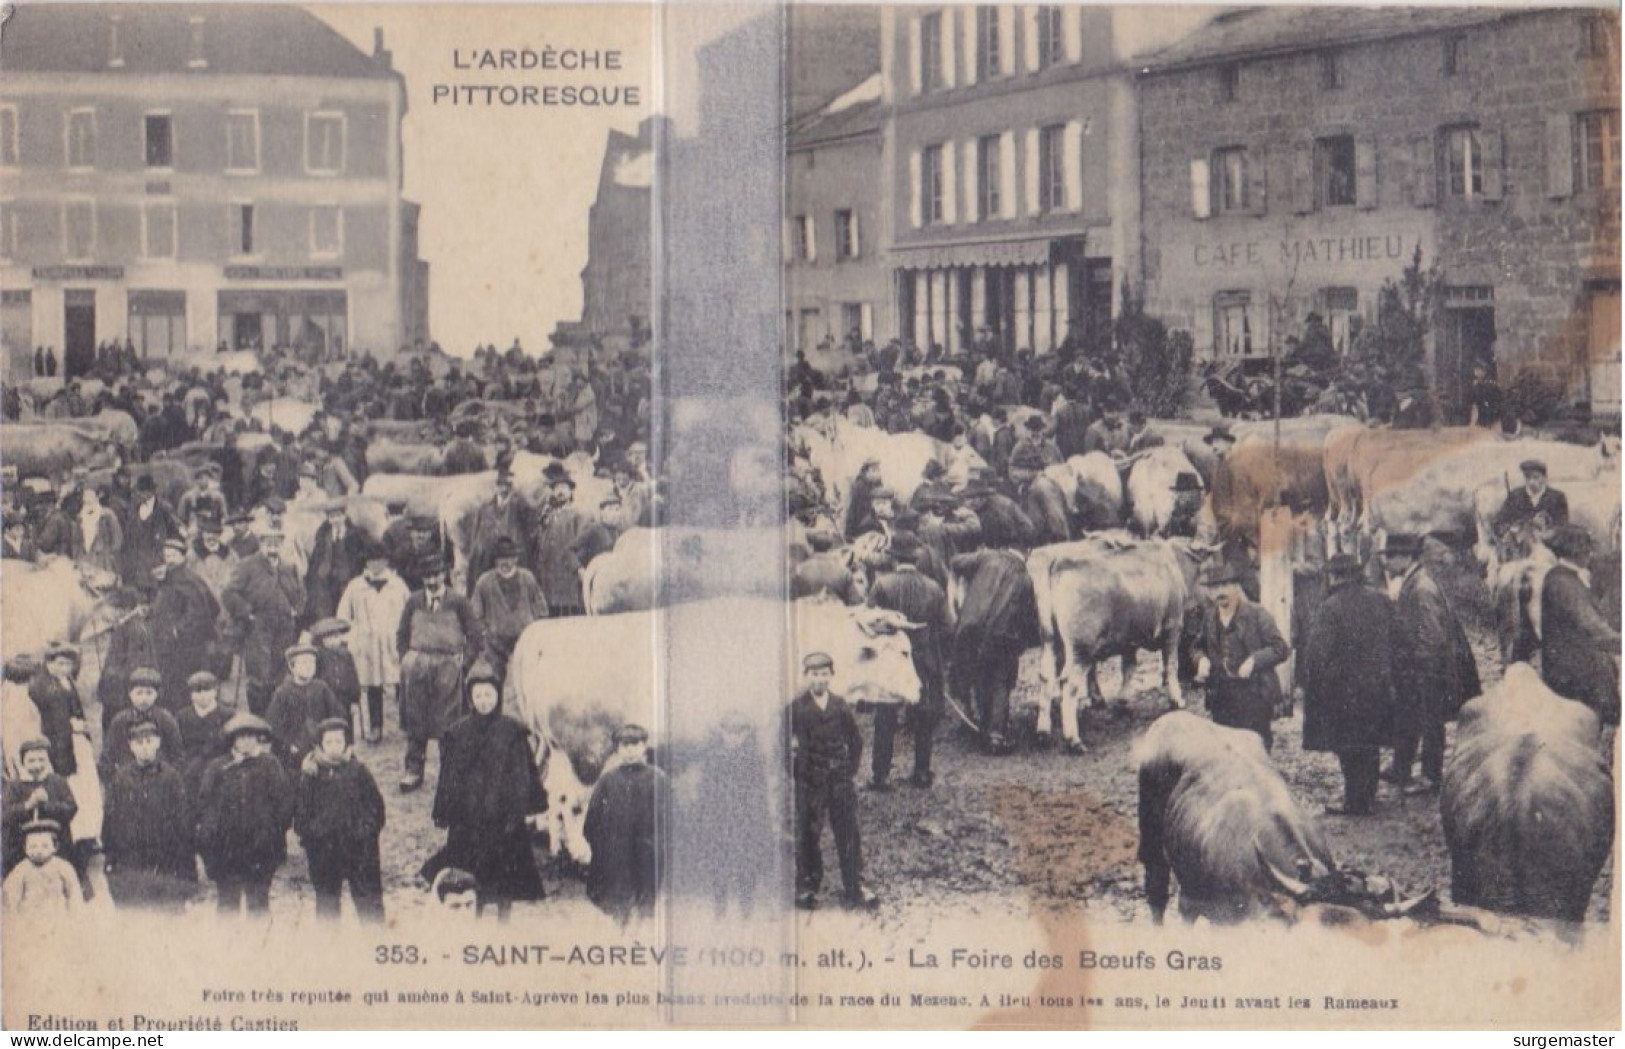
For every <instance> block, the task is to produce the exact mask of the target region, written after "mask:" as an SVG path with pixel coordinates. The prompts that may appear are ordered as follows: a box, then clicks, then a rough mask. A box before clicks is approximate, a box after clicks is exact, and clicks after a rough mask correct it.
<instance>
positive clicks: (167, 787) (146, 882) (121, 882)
mask: <svg viewBox="0 0 1625 1049" xmlns="http://www.w3.org/2000/svg"><path fill="white" fill-rule="evenodd" d="M127 746H128V748H129V750H130V760H129V761H126V762H125V763H123V764H122V765H120V766H119V767H118V769H117V770H116V771H115V772H114V773H113V777H112V780H111V781H110V782H109V783H108V785H107V799H106V802H105V804H106V810H105V815H104V816H103V819H102V845H103V847H104V848H105V849H106V854H107V887H108V889H109V891H110V892H111V893H112V896H113V902H114V903H116V904H118V905H119V906H120V907H152V908H155V909H157V910H161V911H166V912H169V913H175V914H178V913H180V911H181V910H182V909H183V908H184V907H185V905H186V899H187V897H188V896H190V895H191V893H192V886H193V885H194V884H195V883H196V882H197V860H196V858H195V856H194V853H193V851H192V830H193V824H192V819H191V816H190V814H189V810H190V807H191V806H190V804H189V799H188V798H187V792H186V787H185V784H184V782H183V780H182V777H181V774H180V772H179V771H177V770H176V768H175V766H174V765H172V764H171V763H170V762H169V761H168V760H167V759H166V758H165V757H164V755H163V753H162V749H161V747H162V733H161V732H160V730H159V727H158V725H157V724H156V723H155V722H152V721H148V720H140V721H137V722H136V723H134V724H133V725H131V726H130V729H129V738H128V742H127Z"/></svg>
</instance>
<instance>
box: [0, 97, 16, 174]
mask: <svg viewBox="0 0 1625 1049" xmlns="http://www.w3.org/2000/svg"><path fill="white" fill-rule="evenodd" d="M16 166H17V107H16V106H0V168H14V167H16Z"/></svg>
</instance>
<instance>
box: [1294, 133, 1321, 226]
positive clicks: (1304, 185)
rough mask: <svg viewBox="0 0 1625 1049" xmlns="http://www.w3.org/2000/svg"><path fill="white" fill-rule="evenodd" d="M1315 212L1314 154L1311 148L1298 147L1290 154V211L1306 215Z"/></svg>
mask: <svg viewBox="0 0 1625 1049" xmlns="http://www.w3.org/2000/svg"><path fill="white" fill-rule="evenodd" d="M1313 210H1315V154H1314V149H1313V147H1311V146H1306V145H1300V146H1298V148H1297V149H1295V150H1294V151H1293V153H1292V211H1293V214H1296V215H1307V214H1309V213H1310V212H1311V211H1313Z"/></svg>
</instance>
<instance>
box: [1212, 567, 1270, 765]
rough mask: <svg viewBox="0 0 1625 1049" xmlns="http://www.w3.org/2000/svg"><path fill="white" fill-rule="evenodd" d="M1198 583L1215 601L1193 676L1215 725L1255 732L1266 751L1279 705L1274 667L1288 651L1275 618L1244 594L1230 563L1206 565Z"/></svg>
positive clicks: (1238, 578)
mask: <svg viewBox="0 0 1625 1049" xmlns="http://www.w3.org/2000/svg"><path fill="white" fill-rule="evenodd" d="M1202 583H1203V585H1204V586H1205V587H1206V588H1207V589H1208V591H1209V593H1210V594H1211V595H1212V598H1213V600H1212V603H1211V604H1210V605H1209V606H1208V608H1207V609H1206V610H1205V611H1204V612H1203V613H1202V629H1201V632H1200V633H1199V634H1198V635H1197V642H1196V647H1195V654H1196V680H1197V682H1198V683H1205V684H1206V685H1207V706H1208V713H1209V714H1211V715H1212V717H1213V720H1214V722H1215V723H1216V724H1220V725H1225V726H1227V727H1229V728H1244V729H1248V730H1250V731H1252V732H1256V733H1258V737H1259V738H1260V739H1262V740H1263V741H1264V749H1265V750H1268V749H1270V745H1271V743H1272V742H1273V741H1274V740H1273V736H1272V735H1271V733H1270V720H1271V719H1272V718H1273V717H1274V716H1275V712H1276V709H1277V708H1279V707H1280V706H1281V705H1282V702H1281V701H1282V696H1281V681H1280V679H1279V678H1278V677H1276V675H1275V668H1276V667H1277V666H1279V665H1280V664H1281V663H1283V662H1285V661H1286V658H1287V656H1289V655H1291V654H1292V649H1291V647H1290V646H1289V645H1287V643H1286V641H1285V640H1284V639H1282V637H1281V631H1280V629H1279V628H1278V627H1277V626H1276V625H1275V617H1273V616H1271V615H1270V614H1269V613H1268V612H1266V611H1265V610H1264V609H1263V607H1261V606H1259V605H1256V604H1254V603H1253V602H1251V601H1249V600H1247V598H1246V596H1245V595H1244V594H1243V593H1242V591H1241V575H1240V573H1238V572H1237V571H1236V570H1235V568H1234V567H1233V566H1231V565H1228V564H1224V563H1222V562H1221V563H1218V564H1213V565H1209V566H1208V569H1207V571H1206V572H1205V573H1204V574H1203V579H1202Z"/></svg>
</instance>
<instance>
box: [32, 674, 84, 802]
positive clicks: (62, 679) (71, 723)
mask: <svg viewBox="0 0 1625 1049" xmlns="http://www.w3.org/2000/svg"><path fill="white" fill-rule="evenodd" d="M78 673H79V650H78V649H76V648H74V647H73V646H72V645H69V644H64V643H56V644H53V645H51V647H50V648H48V649H46V650H45V665H44V666H42V667H40V669H39V672H38V673H37V674H35V675H34V678H33V680H32V681H30V682H29V683H28V698H29V699H31V700H33V701H34V706H35V708H36V709H37V710H38V711H39V720H40V732H41V733H42V734H43V735H44V736H45V738H46V739H47V740H49V741H50V743H51V768H53V769H55V770H56V771H57V773H59V774H60V775H62V776H65V777H66V776H72V775H73V774H74V773H75V772H77V771H78V770H79V763H78V761H76V760H75V759H74V756H73V737H74V735H75V733H82V734H88V733H89V731H90V727H89V725H88V724H87V723H86V722H85V707H84V703H83V702H82V701H81V700H80V699H79V686H78V685H77V684H76V683H75V682H74V678H75V677H76V676H77V675H78Z"/></svg>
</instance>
